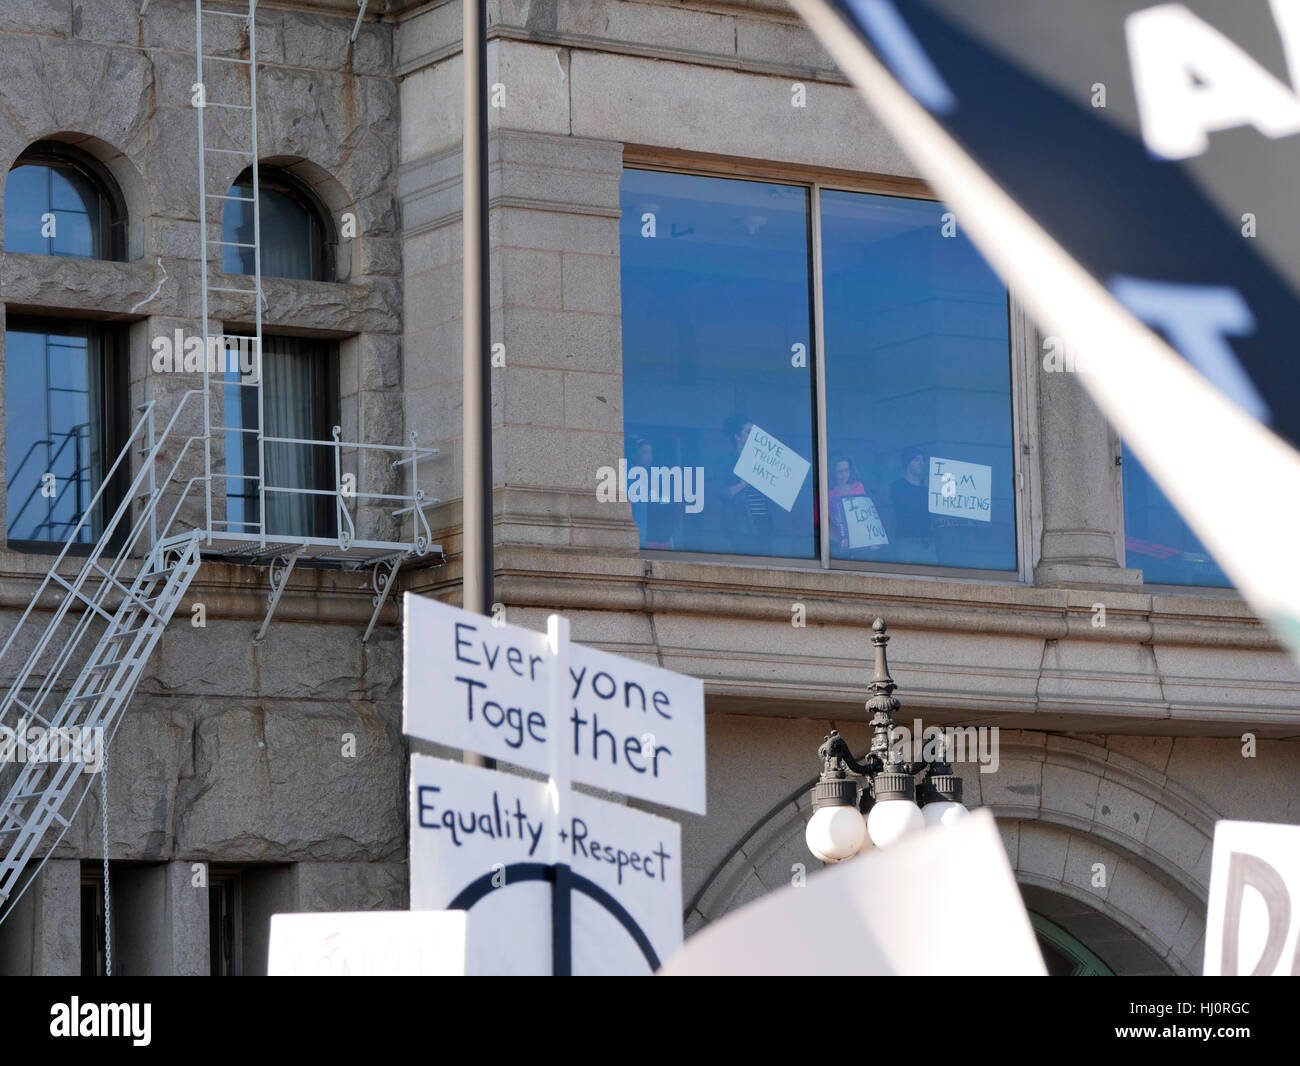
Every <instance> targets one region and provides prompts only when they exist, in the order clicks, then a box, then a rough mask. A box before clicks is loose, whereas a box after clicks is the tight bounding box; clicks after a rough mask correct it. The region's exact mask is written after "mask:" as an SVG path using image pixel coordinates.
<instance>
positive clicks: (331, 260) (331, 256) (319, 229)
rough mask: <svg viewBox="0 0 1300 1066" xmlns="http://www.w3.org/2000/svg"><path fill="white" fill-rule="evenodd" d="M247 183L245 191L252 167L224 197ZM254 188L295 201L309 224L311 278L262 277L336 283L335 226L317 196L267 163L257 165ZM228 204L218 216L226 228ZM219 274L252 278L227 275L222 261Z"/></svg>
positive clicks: (336, 250)
mask: <svg viewBox="0 0 1300 1066" xmlns="http://www.w3.org/2000/svg"><path fill="white" fill-rule="evenodd" d="M242 181H247V182H248V183H249V184H248V186H247V188H248V189H249V190H250V191H251V190H252V181H253V168H252V167H251V166H250V167H245V168H244V169H243V170H242V171H240V173H239V174H238V175H237V176H236V177H235V180H234V181H232V182H231V183H230V188H229V189H227V190H226V192H227V195H229V194H230V193H232V192H233V191H234V190H235V189H237V188H241V187H242V186H241V185H240V182H242ZM257 188H258V192H259V194H260V193H262V192H265V191H267V190H271V191H272V192H278V193H280V194H282V195H284V196H287V197H288V198H289V199H291V200H293V201H294V202H296V203H297V204H298V205H299V206H301V207H302V209H303V210H304V211H305V212H306V214H307V216H308V218H310V219H311V222H312V235H311V240H312V248H311V263H312V276H311V277H310V278H285V277H281V276H280V275H278V274H267V273H265V271H263V274H262V277H263V278H277V279H278V280H281V281H323V282H335V281H337V280H338V236H337V234H336V233H335V232H334V227H333V224H332V221H331V219H330V215H329V212H328V211H326V210H325V207H324V205H323V204H322V203H321V202H320V200H319V199H318V198H317V196H316V194H315V193H314V192H313V191H312V190H311V187H310V186H309V185H307V183H306V182H304V181H302V180H301V179H299V178H297V177H295V176H294V175H292V174H290V173H289V172H288V171H287V170H284V169H282V168H281V167H277V166H274V165H269V164H265V163H263V164H259V165H258V167H257ZM230 203H231V201H229V200H227V201H225V206H224V207H223V208H222V213H221V226H222V228H223V229H224V227H225V219H226V216H225V212H226V211H228V210H229V209H230ZM221 272H222V273H223V274H226V276H227V277H244V278H246V277H252V274H229V273H227V272H226V269H225V260H224V258H223V259H222V260H221Z"/></svg>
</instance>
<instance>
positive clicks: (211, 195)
mask: <svg viewBox="0 0 1300 1066" xmlns="http://www.w3.org/2000/svg"><path fill="white" fill-rule="evenodd" d="M203 195H204V196H206V197H207V198H208V199H209V200H238V201H239V202H240V203H244V204H251V203H252V202H253V198H252V197H251V196H231V195H230V194H229V193H224V192H205V193H204V194H203Z"/></svg>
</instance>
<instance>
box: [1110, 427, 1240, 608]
mask: <svg viewBox="0 0 1300 1066" xmlns="http://www.w3.org/2000/svg"><path fill="white" fill-rule="evenodd" d="M1123 472H1124V565H1125V566H1128V567H1132V568H1133V569H1134V570H1141V571H1142V580H1143V582H1144V583H1146V584H1148V585H1208V586H1212V587H1215V588H1231V587H1232V582H1231V581H1229V580H1228V576H1227V574H1225V573H1224V572H1223V571H1222V570H1221V569H1219V564H1218V563H1216V562H1215V561H1214V559H1213V558H1211V556H1210V553H1209V552H1208V551H1206V549H1205V545H1203V544H1202V543H1201V542H1200V540H1198V539H1197V536H1196V534H1195V533H1193V532H1192V530H1191V527H1190V526H1188V524H1187V523H1186V522H1185V521H1183V517H1182V515H1180V514H1179V513H1178V512H1177V511H1176V510H1175V509H1174V505H1173V504H1172V503H1170V502H1169V498H1168V497H1167V496H1165V494H1164V493H1163V492H1162V491H1160V486H1159V485H1157V484H1156V483H1155V479H1154V478H1152V477H1151V475H1150V474H1148V473H1147V472H1146V469H1145V468H1144V467H1143V466H1142V464H1141V463H1140V462H1139V461H1138V457H1137V456H1136V455H1134V454H1133V453H1132V452H1131V451H1129V450H1128V449H1127V448H1126V449H1124V463H1123Z"/></svg>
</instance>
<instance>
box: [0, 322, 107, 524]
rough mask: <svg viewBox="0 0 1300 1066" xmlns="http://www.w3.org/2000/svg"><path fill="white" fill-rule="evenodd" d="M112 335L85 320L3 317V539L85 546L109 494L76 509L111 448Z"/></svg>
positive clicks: (90, 493) (91, 491) (87, 497)
mask: <svg viewBox="0 0 1300 1066" xmlns="http://www.w3.org/2000/svg"><path fill="white" fill-rule="evenodd" d="M115 341H116V334H115V333H114V331H113V330H111V329H110V328H107V327H103V326H99V325H97V324H91V323H84V324H82V323H69V322H60V323H57V324H56V323H53V322H50V321H48V320H44V319H25V318H17V317H16V318H11V319H10V320H9V323H8V328H7V329H6V330H5V447H6V454H5V460H6V463H5V465H6V493H7V506H8V538H9V540H10V542H15V541H18V542H22V541H33V542H40V541H44V542H50V541H54V542H62V541H65V540H67V539H68V538H69V537H70V536H73V535H74V532H75V536H76V540H77V541H79V542H81V543H93V542H94V541H96V540H97V539H98V538H99V536H100V534H101V533H102V532H103V528H104V522H105V519H106V516H107V515H109V514H111V508H112V507H113V506H114V505H115V503H116V501H115V500H113V499H111V498H110V499H105V498H104V497H101V498H100V500H99V502H98V503H96V504H95V505H94V507H93V508H92V509H91V513H90V515H89V517H88V519H87V521H86V522H85V523H84V524H82V525H81V526H80V528H79V529H78V523H79V522H80V520H81V517H82V515H83V514H84V513H85V512H86V511H87V509H88V508H91V501H92V499H93V497H94V496H95V493H96V491H97V490H98V489H99V486H100V484H101V483H102V481H103V478H104V473H105V471H106V469H107V468H108V467H109V466H110V465H111V464H112V462H113V459H114V457H115V456H116V453H117V447H116V436H117V434H116V425H117V417H116V416H117V415H118V412H117V410H116V401H117V399H118V398H119V397H120V395H121V390H120V382H119V381H118V369H119V367H118V363H119V361H118V359H117V358H116V352H115V349H116V347H117V346H116V343H115Z"/></svg>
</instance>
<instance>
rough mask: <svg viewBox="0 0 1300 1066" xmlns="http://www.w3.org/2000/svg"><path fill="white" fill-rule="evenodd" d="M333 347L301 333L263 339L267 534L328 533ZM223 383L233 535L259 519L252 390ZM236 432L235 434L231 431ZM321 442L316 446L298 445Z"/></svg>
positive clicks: (332, 526) (254, 527)
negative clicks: (294, 335) (227, 430)
mask: <svg viewBox="0 0 1300 1066" xmlns="http://www.w3.org/2000/svg"><path fill="white" fill-rule="evenodd" d="M336 364H337V361H336V359H335V357H334V349H333V345H332V344H329V343H327V342H322V341H317V340H310V339H306V338H303V337H275V336H272V337H264V338H263V339H262V360H261V373H262V390H261V392H262V404H263V412H262V413H263V418H264V420H265V421H264V423H263V425H264V433H265V436H266V437H267V438H268V440H267V443H266V445H265V452H264V460H265V471H264V477H265V499H266V530H265V532H266V533H267V535H268V536H281V537H286V536H287V537H327V538H328V537H334V536H337V515H336V511H335V501H334V497H333V496H332V495H319V494H318V492H326V491H332V490H333V488H334V457H333V452H332V449H331V448H330V447H329V442H330V441H332V439H333V438H332V429H333V427H334V425H335V424H336V420H337V411H338V395H337V385H336V382H337V365H336ZM237 380H238V378H237V374H236V372H233V371H232V372H230V373H229V374H228V376H227V380H226V386H225V394H226V395H225V408H226V425H227V426H229V427H232V429H231V431H229V432H227V434H226V465H227V473H228V474H230V475H232V476H231V477H230V478H228V479H227V501H226V517H227V520H228V522H230V523H232V524H231V525H230V526H229V528H230V530H231V531H232V532H235V533H240V532H243V533H248V534H255V533H257V532H258V524H259V522H260V520H261V519H260V514H261V511H260V501H259V494H258V480H257V479H258V477H259V465H258V463H259V457H258V450H257V433H256V429H257V426H258V410H257V393H258V390H257V389H255V388H247V387H243V386H238V385H236V384H235V382H236V381H237ZM236 430H238V432H236ZM304 441H320V442H322V443H320V444H307V443H301V442H304Z"/></svg>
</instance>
